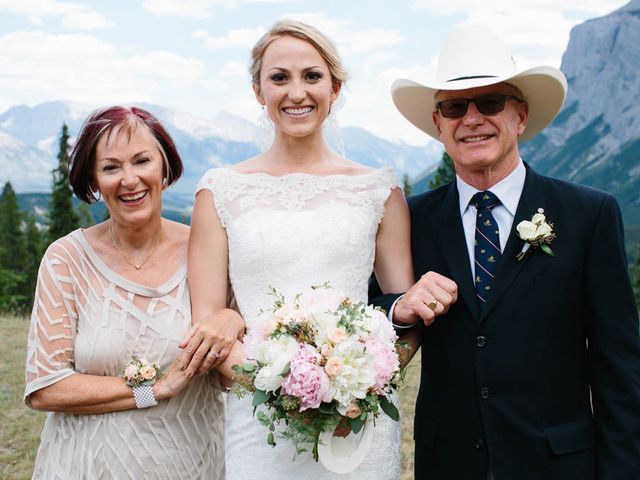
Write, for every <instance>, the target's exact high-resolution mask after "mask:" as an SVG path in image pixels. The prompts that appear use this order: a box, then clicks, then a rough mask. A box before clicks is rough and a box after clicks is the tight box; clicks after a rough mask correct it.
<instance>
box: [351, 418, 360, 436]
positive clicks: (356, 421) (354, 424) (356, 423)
mask: <svg viewBox="0 0 640 480" xmlns="http://www.w3.org/2000/svg"><path fill="white" fill-rule="evenodd" d="M349 423H350V424H351V430H352V431H353V433H359V432H360V430H362V427H364V422H363V421H362V420H360V417H358V418H352V419H351V420H350V421H349Z"/></svg>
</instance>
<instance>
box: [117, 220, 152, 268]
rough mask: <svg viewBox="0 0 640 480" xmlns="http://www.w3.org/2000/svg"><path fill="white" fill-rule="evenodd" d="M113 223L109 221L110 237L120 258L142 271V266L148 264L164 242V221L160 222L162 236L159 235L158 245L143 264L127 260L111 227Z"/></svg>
mask: <svg viewBox="0 0 640 480" xmlns="http://www.w3.org/2000/svg"><path fill="white" fill-rule="evenodd" d="M112 223H113V221H112V220H109V235H110V236H111V241H112V242H113V245H114V246H115V247H116V250H117V251H118V253H119V254H120V256H121V257H122V258H124V259H125V261H126V262H127V263H128V264H129V265H131V266H132V267H134V268H135V269H136V270H140V269H141V268H142V266H143V265H144V264H145V263H147V262H148V261H149V259H150V258H151V256H152V255H153V254H154V252H155V251H156V248H158V245H160V240H162V233H163V232H164V223H163V222H162V220H160V235H158V240H156V244H155V245H154V246H153V248H152V249H151V252H150V253H149V255H148V256H147V258H145V259H144V260H143V261H142V262H140V263H133V262H132V261H131V260H129V258H127V256H126V255H125V254H124V253H123V251H122V250H120V247H119V246H118V242H116V237H115V236H114V235H113V228H112V227H111V224H112Z"/></svg>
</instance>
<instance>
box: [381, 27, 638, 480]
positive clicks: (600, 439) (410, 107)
mask: <svg viewBox="0 0 640 480" xmlns="http://www.w3.org/2000/svg"><path fill="white" fill-rule="evenodd" d="M566 86H567V84H566V80H565V78H564V76H563V75H562V73H561V72H560V71H559V70H557V69H555V68H551V67H536V68H531V69H528V70H525V71H518V69H517V68H516V65H515V62H514V60H513V57H512V56H511V52H510V49H509V47H508V46H506V45H505V44H504V43H503V42H502V41H501V40H500V39H499V38H498V37H497V36H496V35H495V34H494V33H493V32H492V31H491V30H490V29H489V28H488V27H486V26H482V25H466V26H463V27H459V28H457V29H455V30H454V31H452V32H451V34H450V35H449V37H448V39H447V41H446V44H445V46H444V48H443V50H442V52H441V55H440V58H439V63H438V68H437V75H436V81H435V82H432V83H431V84H429V85H422V84H419V83H416V82H412V81H409V80H398V81H396V82H395V83H394V84H393V87H392V96H393V100H394V103H395V105H396V106H397V108H398V110H399V111H400V112H401V113H402V114H403V115H404V116H405V117H406V118H407V119H408V120H409V121H411V122H412V123H413V124H414V125H416V126H417V127H418V128H420V129H421V130H423V131H424V132H426V133H427V134H429V135H430V136H432V137H434V138H436V139H438V140H440V141H441V142H442V143H443V144H444V147H445V149H446V151H447V152H448V153H449V155H450V156H451V157H452V159H453V161H454V164H455V169H456V180H455V181H454V182H452V183H451V184H448V185H445V186H443V187H441V188H438V189H436V190H433V191H430V192H427V193H425V194H422V195H419V196H417V197H413V198H412V199H411V200H410V209H411V216H412V237H413V238H412V247H413V256H414V260H413V261H414V269H415V272H416V275H417V277H420V276H422V274H424V273H425V272H427V271H435V272H438V273H439V274H442V275H444V276H446V277H449V278H451V279H453V280H454V281H455V282H456V283H457V284H458V289H459V295H458V302H457V303H456V304H455V305H453V306H452V307H451V308H450V310H449V311H448V312H446V313H445V312H440V311H438V309H441V308H442V307H441V306H440V305H439V303H438V300H439V299H438V291H437V289H433V288H431V290H430V292H431V297H429V291H427V292H426V293H425V290H424V285H421V283H423V284H424V282H418V284H417V285H416V286H415V287H414V288H412V289H411V290H409V291H408V292H406V293H405V295H404V296H402V297H400V299H399V300H396V298H397V297H393V296H388V297H386V298H385V299H384V300H382V301H381V303H382V304H383V305H385V306H387V307H391V306H392V303H393V302H394V300H396V303H395V304H393V313H392V316H393V320H394V322H395V323H396V324H397V325H399V326H400V327H402V326H406V327H410V326H411V325H412V324H414V323H415V322H416V320H417V315H418V314H419V312H420V311H423V310H424V307H425V305H427V306H428V307H429V308H431V309H434V310H435V311H436V313H444V314H443V315H442V316H441V317H439V318H438V319H437V320H435V322H434V323H433V324H432V325H431V326H429V327H428V328H425V329H424V333H423V342H422V378H421V385H420V392H419V394H418V400H417V407H416V416H415V424H414V438H415V442H416V448H415V474H416V478H417V479H425V480H440V479H446V480H457V479H460V480H468V479H478V480H486V479H487V478H495V479H497V480H515V479H517V480H527V479H530V480H552V479H557V480H568V479H580V480H588V479H599V480H610V479H619V480H621V479H629V480H631V479H638V478H640V339H639V333H638V313H637V311H636V308H635V304H634V301H633V294H632V290H631V286H630V282H629V278H628V274H627V263H626V258H625V253H624V243H623V227H622V220H621V216H620V211H619V207H618V205H617V203H616V201H615V199H614V198H613V197H612V196H610V195H608V194H606V193H603V192H600V191H597V190H593V189H590V188H587V187H582V186H578V185H574V184H571V183H568V182H564V181H560V180H556V179H552V178H548V177H544V176H542V175H539V174H538V173H536V172H535V171H533V169H531V168H530V167H529V166H528V165H526V164H525V163H524V162H523V161H522V159H521V158H520V156H519V153H518V142H521V141H523V140H527V139H530V138H532V137H533V136H534V135H536V134H537V133H539V132H540V131H541V130H543V129H544V128H545V127H546V126H547V125H548V124H549V123H550V122H551V121H552V120H553V118H554V117H555V115H556V114H557V113H558V111H559V110H560V108H561V106H562V103H563V102H564V98H565V94H566ZM443 294H445V295H446V292H444V291H443ZM425 295H426V296H425ZM420 316H423V315H420Z"/></svg>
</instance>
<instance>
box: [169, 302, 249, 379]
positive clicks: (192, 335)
mask: <svg viewBox="0 0 640 480" xmlns="http://www.w3.org/2000/svg"><path fill="white" fill-rule="evenodd" d="M243 331H244V320H243V319H242V317H241V316H240V315H239V314H238V312H236V311H234V310H230V309H228V308H225V309H223V310H219V311H218V312H216V313H214V314H211V315H208V316H206V317H205V318H203V319H201V320H199V321H198V323H196V324H195V325H194V326H193V327H191V329H190V330H189V331H188V332H187V334H186V335H185V337H184V339H183V340H182V342H181V343H180V348H181V349H182V352H180V355H179V356H178V359H179V361H180V367H181V368H183V369H185V370H187V371H188V372H189V373H191V374H192V375H195V374H196V373H205V372H207V371H208V370H209V369H211V368H215V367H217V366H218V365H220V364H221V363H222V362H224V360H225V359H226V358H227V356H228V355H229V352H230V351H231V347H232V346H233V344H234V342H235V341H236V339H238V338H239V337H240V336H241V334H242V332H243Z"/></svg>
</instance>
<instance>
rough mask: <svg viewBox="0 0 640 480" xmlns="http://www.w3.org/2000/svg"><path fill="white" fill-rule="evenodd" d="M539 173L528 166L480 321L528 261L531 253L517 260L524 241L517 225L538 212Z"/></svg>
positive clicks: (539, 195)
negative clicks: (490, 291)
mask: <svg viewBox="0 0 640 480" xmlns="http://www.w3.org/2000/svg"><path fill="white" fill-rule="evenodd" d="M539 179H540V177H539V175H538V174H536V173H535V172H534V171H533V170H531V169H530V168H529V167H528V166H527V176H526V178H525V182H524V187H523V189H522V195H521V196H520V201H519V202H518V208H517V209H516V214H515V217H514V219H513V225H512V227H511V232H510V233H509V238H508V239H507V244H506V246H505V249H504V252H503V253H502V259H501V260H500V265H499V266H498V271H497V272H496V277H495V279H494V285H493V291H492V293H491V295H489V297H488V298H487V303H486V304H485V305H484V307H483V309H482V313H481V315H480V322H482V321H483V320H484V319H485V318H486V317H487V315H488V314H489V312H490V311H491V310H492V309H493V308H494V307H495V305H496V303H497V302H498V300H499V299H500V297H502V295H503V293H504V292H505V290H506V289H507V288H508V287H509V286H510V285H511V284H512V283H513V282H514V281H515V279H516V277H517V276H518V274H519V273H520V272H521V270H522V267H523V266H524V264H525V263H527V259H528V258H529V255H526V256H525V257H524V258H523V259H522V260H521V261H518V260H516V256H517V255H518V253H520V251H521V250H522V246H523V245H524V242H523V241H522V239H521V238H520V237H519V236H518V232H517V230H516V226H517V225H518V223H520V222H521V221H522V220H530V219H531V216H532V215H533V214H534V213H536V211H537V209H538V207H541V206H542V205H538V204H537V203H536V202H538V203H539V202H540V197H541V194H540V188H539V186H540V182H539Z"/></svg>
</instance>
